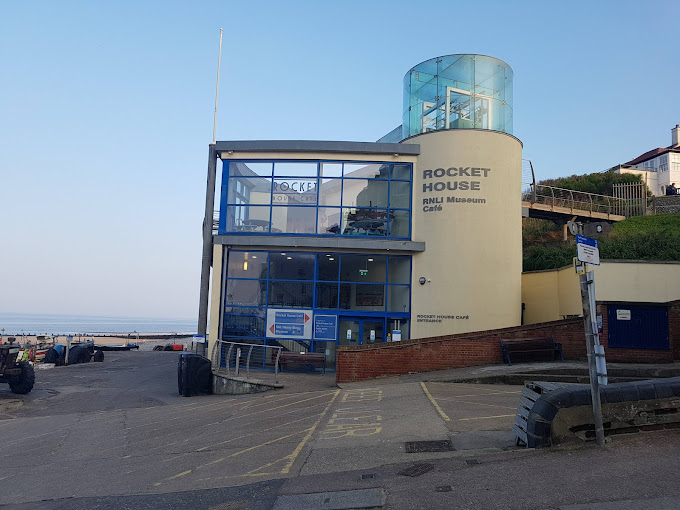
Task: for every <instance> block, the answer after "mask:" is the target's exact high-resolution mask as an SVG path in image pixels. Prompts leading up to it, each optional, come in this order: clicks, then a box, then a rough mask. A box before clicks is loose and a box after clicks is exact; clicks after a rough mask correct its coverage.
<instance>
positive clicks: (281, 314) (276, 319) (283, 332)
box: [267, 308, 312, 340]
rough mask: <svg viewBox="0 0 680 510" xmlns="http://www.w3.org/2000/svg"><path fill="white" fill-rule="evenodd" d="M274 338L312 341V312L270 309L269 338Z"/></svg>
mask: <svg viewBox="0 0 680 510" xmlns="http://www.w3.org/2000/svg"><path fill="white" fill-rule="evenodd" d="M274 337H275V338H298V339H305V340H311V338H312V311H311V310H300V309H292V310H282V309H278V308H270V309H268V310H267V338H274Z"/></svg>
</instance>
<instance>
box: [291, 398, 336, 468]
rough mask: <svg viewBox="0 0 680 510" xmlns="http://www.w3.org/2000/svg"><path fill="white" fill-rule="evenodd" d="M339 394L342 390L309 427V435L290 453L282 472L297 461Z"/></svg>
mask: <svg viewBox="0 0 680 510" xmlns="http://www.w3.org/2000/svg"><path fill="white" fill-rule="evenodd" d="M339 394H340V390H336V392H335V395H333V398H332V399H331V401H330V402H329V403H328V405H327V406H326V409H324V410H323V412H322V413H321V416H319V419H318V420H316V423H314V425H312V427H311V428H310V429H309V432H308V433H307V435H306V436H305V437H303V438H302V441H301V442H300V444H299V445H297V448H295V450H294V451H293V453H292V454H291V455H290V461H289V462H288V464H287V465H286V466H284V468H283V469H282V470H281V474H286V473H288V472H289V471H290V468H291V466H292V465H293V463H294V462H295V459H296V458H297V456H298V455H300V452H301V451H302V448H304V446H305V444H307V441H309V439H310V438H311V437H312V434H314V431H315V430H316V428H317V427H318V426H319V423H321V420H322V419H323V417H324V416H326V413H328V410H329V409H330V408H331V405H332V404H333V402H335V399H336V398H337V397H338V395H339Z"/></svg>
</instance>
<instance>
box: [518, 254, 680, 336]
mask: <svg viewBox="0 0 680 510" xmlns="http://www.w3.org/2000/svg"><path fill="white" fill-rule="evenodd" d="M588 267H589V268H592V269H593V271H594V272H595V299H596V300H597V301H598V302H631V303H668V302H670V301H676V300H680V262H640V261H617V260H608V261H602V263H601V265H600V266H588ZM522 302H523V303H525V305H526V309H525V311H524V323H525V324H535V323H539V322H546V321H553V320H558V319H561V318H562V317H564V316H568V315H579V314H581V313H582V308H581V293H580V287H579V279H578V275H577V274H576V272H575V271H574V269H573V268H572V267H566V268H562V269H554V270H549V271H531V272H528V273H524V274H522Z"/></svg>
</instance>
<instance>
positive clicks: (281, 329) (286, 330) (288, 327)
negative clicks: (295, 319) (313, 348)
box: [274, 322, 305, 336]
mask: <svg viewBox="0 0 680 510" xmlns="http://www.w3.org/2000/svg"><path fill="white" fill-rule="evenodd" d="M274 334H275V335H292V336H302V335H304V334H305V327H304V325H302V324H281V323H280V322H276V323H274Z"/></svg>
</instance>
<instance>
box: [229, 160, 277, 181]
mask: <svg viewBox="0 0 680 510" xmlns="http://www.w3.org/2000/svg"><path fill="white" fill-rule="evenodd" d="M272 168H274V163H272V162H271V161H265V162H262V161H230V162H229V175H231V176H238V175H242V176H244V177H256V176H263V177H266V176H269V177H271V175H272Z"/></svg>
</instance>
